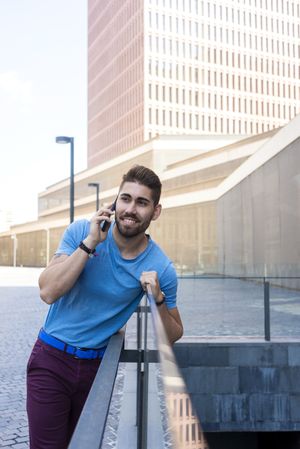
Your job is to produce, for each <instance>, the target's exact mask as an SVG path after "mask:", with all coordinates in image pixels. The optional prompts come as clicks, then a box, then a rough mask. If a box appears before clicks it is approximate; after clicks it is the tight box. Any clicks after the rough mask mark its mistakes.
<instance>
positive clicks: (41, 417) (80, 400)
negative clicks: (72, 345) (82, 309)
mask: <svg viewBox="0 0 300 449" xmlns="http://www.w3.org/2000/svg"><path fill="white" fill-rule="evenodd" d="M99 364H100V360H82V359H75V358H74V357H72V356H70V355H69V354H65V353H64V352H62V351H60V350H58V349H55V348H52V347H51V346H49V345H47V344H45V343H43V342H42V341H40V340H37V342H36V343H35V346H34V348H33V350H32V353H31V356H30V358H29V361H28V366H27V414H28V422H29V436H30V449H66V448H67V447H68V444H69V442H70V439H71V436H72V433H73V431H74V429H75V426H76V423H77V421H78V418H79V416H80V413H81V411H82V408H83V406H84V403H85V400H86V398H87V396H88V393H89V391H90V388H91V386H92V383H93V381H94V378H95V375H96V373H97V370H98V367H99Z"/></svg>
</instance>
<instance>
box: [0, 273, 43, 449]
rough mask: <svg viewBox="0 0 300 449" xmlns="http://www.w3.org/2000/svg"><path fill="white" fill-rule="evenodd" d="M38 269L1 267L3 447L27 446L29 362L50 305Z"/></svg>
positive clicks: (0, 420)
mask: <svg viewBox="0 0 300 449" xmlns="http://www.w3.org/2000/svg"><path fill="white" fill-rule="evenodd" d="M40 271H41V270H40V269H38V268H15V269H12V268H5V267H0V355H1V357H0V448H1V449H8V448H10V449H11V448H13V449H25V448H28V447H29V446H28V426H27V415H26V411H25V400H26V389H25V370H26V362H27V359H28V357H29V354H30V351H31V348H32V346H33V343H34V341H35V339H36V336H37V333H38V330H39V328H40V327H41V323H42V322H43V318H44V316H45V314H46V312H47V308H48V307H47V305H46V304H44V303H43V302H42V301H41V300H40V299H39V291H38V288H37V279H38V276H39V273H40Z"/></svg>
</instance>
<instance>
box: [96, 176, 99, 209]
mask: <svg viewBox="0 0 300 449" xmlns="http://www.w3.org/2000/svg"><path fill="white" fill-rule="evenodd" d="M97 210H99V184H98V183H97V184H96V211H97Z"/></svg>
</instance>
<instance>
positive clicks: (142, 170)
mask: <svg viewBox="0 0 300 449" xmlns="http://www.w3.org/2000/svg"><path fill="white" fill-rule="evenodd" d="M125 182H136V183H138V184H141V185H143V186H146V187H148V188H149V189H150V190H151V191H152V199H153V202H154V205H155V206H156V205H157V204H158V203H159V199H160V194H161V182H160V179H159V177H158V176H157V174H156V173H154V171H152V170H150V168H147V167H144V166H143V165H134V166H133V167H131V169H130V170H129V171H128V172H127V173H126V174H125V175H123V178H122V182H121V185H120V189H121V188H122V186H123V184H124V183H125Z"/></svg>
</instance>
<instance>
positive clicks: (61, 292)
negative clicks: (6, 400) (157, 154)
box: [27, 165, 183, 449]
mask: <svg viewBox="0 0 300 449" xmlns="http://www.w3.org/2000/svg"><path fill="white" fill-rule="evenodd" d="M160 194H161V182H160V180H159V178H158V176H157V175H156V174H155V173H154V172H153V171H152V170H150V169H148V168H146V167H143V166H139V165H137V166H134V167H132V168H131V169H130V170H129V172H128V173H127V174H125V175H124V176H123V180H122V183H121V185H120V188H119V193H118V197H117V200H116V203H115V220H114V221H113V220H112V215H113V213H114V212H113V211H112V209H108V208H100V209H99V210H98V211H97V212H96V214H95V215H94V216H93V217H92V218H91V220H90V221H89V220H78V221H75V222H74V223H72V224H71V225H70V226H69V227H68V228H67V229H66V231H65V233H64V235H63V237H62V240H61V242H60V245H59V247H58V250H57V251H56V253H55V255H54V257H53V259H52V260H51V262H50V263H49V265H48V267H46V269H45V270H44V271H43V273H42V274H41V276H40V279H39V285H40V295H41V298H42V299H43V300H44V301H45V302H46V303H47V304H49V305H50V309H49V312H48V315H47V317H46V320H45V323H44V326H43V328H42V329H41V331H40V333H39V336H38V339H37V342H36V343H35V346H34V348H33V350H32V353H31V356H30V359H29V361H28V366H27V412H28V419H29V433H30V448H31V449H44V448H46V447H47V449H66V448H67V446H68V443H69V441H70V438H71V436H72V433H73V431H74V428H75V426H76V423H77V421H78V418H79V416H80V413H81V410H82V408H83V405H84V403H85V400H86V398H87V395H88V393H89V390H90V388H91V385H92V383H93V380H94V378H95V375H96V373H97V370H98V367H99V364H100V363H101V359H102V357H103V354H104V352H105V348H106V345H107V343H108V340H109V338H110V337H111V336H112V335H113V334H115V333H116V332H118V330H119V329H121V328H122V327H123V326H124V324H125V323H126V322H127V321H128V319H129V318H130V316H131V315H132V313H133V312H134V311H135V310H136V308H137V306H138V304H139V302H140V300H141V298H142V297H143V295H144V291H145V290H146V287H147V285H150V286H151V289H152V293H153V296H154V298H155V300H156V304H157V306H158V310H159V313H160V316H161V318H162V321H163V323H164V326H165V329H166V333H167V335H168V337H169V340H170V342H172V343H173V342H175V341H176V340H178V339H179V338H180V337H181V336H182V332H183V328H182V323H181V319H180V315H179V312H178V309H177V307H176V293H177V277H176V273H175V270H174V267H173V264H172V263H171V261H170V260H169V259H168V257H167V256H166V255H165V254H164V253H163V251H162V250H161V248H160V247H159V246H158V245H157V244H156V243H155V242H154V241H153V240H152V239H151V237H150V236H149V235H148V234H146V230H147V228H148V227H149V225H150V223H151V221H154V220H156V219H158V217H159V216H160V213H161V205H160V204H159V199H160ZM104 221H106V222H107V223H108V224H109V227H108V229H106V231H105V232H103V231H102V230H101V226H100V225H101V223H103V222H104Z"/></svg>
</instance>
